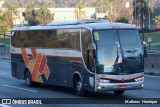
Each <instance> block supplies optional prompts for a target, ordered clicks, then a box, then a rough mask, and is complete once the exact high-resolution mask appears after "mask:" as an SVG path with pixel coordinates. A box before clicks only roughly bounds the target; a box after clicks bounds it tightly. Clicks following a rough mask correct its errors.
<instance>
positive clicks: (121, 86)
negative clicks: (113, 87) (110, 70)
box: [118, 85, 127, 89]
mask: <svg viewBox="0 0 160 107" xmlns="http://www.w3.org/2000/svg"><path fill="white" fill-rule="evenodd" d="M118 88H120V89H124V88H127V86H126V85H120V86H118Z"/></svg>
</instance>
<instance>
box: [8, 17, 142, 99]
mask: <svg viewBox="0 0 160 107" xmlns="http://www.w3.org/2000/svg"><path fill="white" fill-rule="evenodd" d="M11 34H12V35H11V66H12V76H13V77H15V78H17V79H24V80H26V84H27V86H33V85H35V84H37V83H43V84H53V85H58V86H64V87H72V88H74V89H75V90H76V92H77V94H78V95H81V96H83V95H85V94H86V92H88V91H92V92H103V91H104V92H105V91H114V93H115V94H119V95H120V94H123V93H124V91H125V90H135V89H142V88H143V82H144V51H143V49H142V45H141V40H140V36H139V32H138V30H137V29H136V27H135V26H133V25H129V24H122V23H110V22H105V21H94V20H92V21H89V20H78V21H72V22H57V23H56V22H55V23H50V24H48V25H45V26H30V27H27V26H22V27H14V28H13V29H12V32H11Z"/></svg>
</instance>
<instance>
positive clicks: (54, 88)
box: [35, 84, 131, 99]
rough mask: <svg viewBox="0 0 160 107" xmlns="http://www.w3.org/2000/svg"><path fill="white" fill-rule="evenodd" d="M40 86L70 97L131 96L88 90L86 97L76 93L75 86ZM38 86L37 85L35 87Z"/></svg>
mask: <svg viewBox="0 0 160 107" xmlns="http://www.w3.org/2000/svg"><path fill="white" fill-rule="evenodd" d="M37 87H38V88H41V89H44V90H47V91H51V92H52V91H53V92H56V93H61V94H67V95H69V96H70V97H76V98H106V99H108V98H117V99H118V98H131V96H130V95H127V94H125V93H124V94H123V95H115V94H114V93H113V91H107V92H101V93H100V92H98V93H95V92H88V93H87V95H86V96H85V97H80V96H78V95H77V94H76V91H75V90H74V89H73V88H67V87H62V86H55V85H43V84H41V85H40V86H37ZM35 88H36V87H35Z"/></svg>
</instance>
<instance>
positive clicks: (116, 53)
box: [94, 29, 143, 75]
mask: <svg viewBox="0 0 160 107" xmlns="http://www.w3.org/2000/svg"><path fill="white" fill-rule="evenodd" d="M94 40H95V43H96V46H97V61H96V63H97V64H96V65H97V73H107V74H117V75H118V74H132V73H138V72H143V51H142V47H141V41H140V37H139V33H138V31H137V30H133V29H131V30H98V31H94Z"/></svg>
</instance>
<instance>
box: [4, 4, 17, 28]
mask: <svg viewBox="0 0 160 107" xmlns="http://www.w3.org/2000/svg"><path fill="white" fill-rule="evenodd" d="M3 18H4V20H5V22H6V24H8V25H10V26H11V27H13V26H14V25H13V21H14V18H15V19H16V18H19V11H18V9H17V6H16V5H13V4H11V5H8V6H7V9H6V10H5V12H4V14H3Z"/></svg>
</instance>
